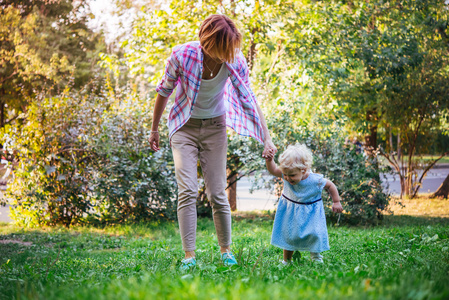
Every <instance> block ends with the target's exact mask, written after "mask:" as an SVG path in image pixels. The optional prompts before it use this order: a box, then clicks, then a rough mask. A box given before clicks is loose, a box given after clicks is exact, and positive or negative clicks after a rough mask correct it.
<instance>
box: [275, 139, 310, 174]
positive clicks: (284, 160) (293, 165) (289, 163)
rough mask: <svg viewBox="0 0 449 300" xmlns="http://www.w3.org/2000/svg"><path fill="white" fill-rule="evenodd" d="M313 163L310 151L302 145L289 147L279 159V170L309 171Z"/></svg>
mask: <svg viewBox="0 0 449 300" xmlns="http://www.w3.org/2000/svg"><path fill="white" fill-rule="evenodd" d="M312 163H313V156H312V151H310V149H309V148H307V146H306V145H304V144H298V143H297V144H295V145H289V146H288V147H287V149H286V150H285V151H284V152H283V153H282V154H281V156H280V157H279V168H281V170H285V169H288V170H291V169H300V170H304V171H306V172H307V171H310V168H311V167H312Z"/></svg>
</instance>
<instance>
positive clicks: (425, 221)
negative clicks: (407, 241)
mask: <svg viewBox="0 0 449 300" xmlns="http://www.w3.org/2000/svg"><path fill="white" fill-rule="evenodd" d="M429 225H445V226H449V218H441V217H427V216H408V215H398V216H394V215H393V216H388V215H387V216H384V220H383V222H382V223H381V224H380V226H388V227H404V226H429Z"/></svg>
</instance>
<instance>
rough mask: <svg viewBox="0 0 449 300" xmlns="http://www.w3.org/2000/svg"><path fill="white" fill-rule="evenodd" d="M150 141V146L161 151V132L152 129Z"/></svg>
mask: <svg viewBox="0 0 449 300" xmlns="http://www.w3.org/2000/svg"><path fill="white" fill-rule="evenodd" d="M148 140H149V142H150V148H151V149H152V150H154V151H159V150H160V148H159V132H157V131H151V133H150V138H149V139H148Z"/></svg>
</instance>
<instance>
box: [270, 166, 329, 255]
mask: <svg viewBox="0 0 449 300" xmlns="http://www.w3.org/2000/svg"><path fill="white" fill-rule="evenodd" d="M325 185H326V179H324V178H323V175H321V174H315V173H312V172H310V174H309V176H308V177H307V178H306V179H304V180H301V181H300V182H298V183H297V184H295V185H292V184H290V183H289V182H288V181H286V180H285V179H284V189H283V191H282V196H281V198H280V199H279V203H278V208H277V211H276V216H275V218H274V224H273V234H272V236H271V244H272V245H274V246H276V247H279V248H282V249H285V250H289V251H310V252H322V251H326V250H329V249H330V248H329V237H328V234H327V226H326V216H325V214H324V206H323V201H322V200H321V192H322V191H323V188H324V186H325Z"/></svg>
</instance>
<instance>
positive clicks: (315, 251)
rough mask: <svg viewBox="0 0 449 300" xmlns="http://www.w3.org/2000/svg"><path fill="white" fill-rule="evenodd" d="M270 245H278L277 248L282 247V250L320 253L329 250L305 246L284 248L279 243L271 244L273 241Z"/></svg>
mask: <svg viewBox="0 0 449 300" xmlns="http://www.w3.org/2000/svg"><path fill="white" fill-rule="evenodd" d="M271 245H273V246H275V247H278V248H281V249H283V250H287V251H308V252H314V253H317V252H319V253H321V252H324V251H329V250H330V248H327V249H323V250H311V249H306V248H295V249H293V248H290V249H287V248H285V247H282V246H280V245H276V244H273V243H271Z"/></svg>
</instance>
